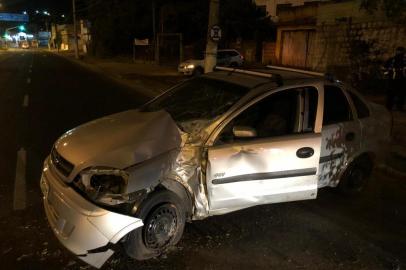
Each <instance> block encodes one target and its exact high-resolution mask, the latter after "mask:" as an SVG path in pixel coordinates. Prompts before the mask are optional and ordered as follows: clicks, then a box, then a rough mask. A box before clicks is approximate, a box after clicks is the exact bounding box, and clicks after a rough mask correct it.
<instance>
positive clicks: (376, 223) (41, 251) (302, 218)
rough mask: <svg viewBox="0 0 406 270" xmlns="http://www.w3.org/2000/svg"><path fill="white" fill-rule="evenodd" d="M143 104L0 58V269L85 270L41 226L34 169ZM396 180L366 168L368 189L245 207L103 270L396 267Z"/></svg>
mask: <svg viewBox="0 0 406 270" xmlns="http://www.w3.org/2000/svg"><path fill="white" fill-rule="evenodd" d="M144 101H145V98H144V97H142V96H140V95H138V94H137V93H134V92H133V91H132V90H130V89H127V88H124V87H123V86H122V85H119V84H116V83H115V82H113V81H110V80H109V79H106V78H103V77H102V76H101V75H99V74H96V73H92V72H90V71H87V70H85V69H83V68H82V67H79V66H77V65H75V64H74V63H72V62H70V61H68V60H65V59H64V58H61V57H58V56H55V55H53V54H49V53H46V52H35V53H30V52H17V53H12V54H11V53H9V54H6V55H5V54H0V179H1V180H0V264H1V266H0V267H1V268H2V269H87V268H89V267H88V266H86V265H85V264H84V263H82V262H81V261H79V260H78V259H76V258H75V257H74V256H73V255H71V254H70V253H69V252H68V251H67V250H65V249H64V248H63V247H62V246H61V245H60V244H59V243H58V241H57V239H56V238H55V237H54V236H53V233H52V232H51V230H50V228H49V227H48V225H47V221H46V219H45V214H44V211H43V208H42V197H41V192H40V189H39V186H38V182H39V177H40V172H41V168H42V162H43V160H44V159H45V157H46V156H47V154H48V153H49V151H50V149H51V147H52V144H53V142H54V141H55V140H56V139H57V138H58V137H59V136H60V135H61V134H62V133H63V132H65V131H67V130H69V129H71V128H73V127H75V126H77V125H79V124H81V123H84V122H87V121H89V120H92V119H94V118H97V117H100V116H103V115H108V114H111V113H114V112H118V111H123V110H126V109H129V108H134V107H137V106H138V105H140V104H141V103H143V102H144ZM405 194H406V181H405V180H404V179H401V178H396V177H393V176H388V175H384V173H382V172H379V171H375V172H374V174H373V177H372V179H371V182H370V184H369V187H368V190H367V191H366V192H365V193H364V194H362V195H361V196H359V197H355V198H349V197H342V196H341V195H339V194H338V193H336V192H334V191H333V190H329V189H327V190H321V191H320V192H319V198H318V199H317V200H314V201H305V202H294V203H285V204H277V205H268V206H260V207H254V208H250V209H246V210H243V211H239V212H236V213H232V214H229V215H224V216H219V217H213V218H209V219H206V220H203V221H197V222H193V223H192V224H187V226H186V230H185V234H184V237H183V239H182V240H181V242H180V243H179V245H178V247H177V248H174V249H173V250H172V251H171V252H170V253H169V254H168V255H165V256H163V257H161V258H158V259H153V260H150V261H145V262H136V261H133V260H131V259H128V258H126V257H125V256H124V255H123V253H122V252H120V251H119V252H117V253H116V254H115V255H114V256H113V257H112V258H111V259H110V260H109V261H108V263H107V264H106V265H105V266H104V267H103V269H402V267H405V264H406V226H405V225H406V196H405Z"/></svg>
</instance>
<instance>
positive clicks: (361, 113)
mask: <svg viewBox="0 0 406 270" xmlns="http://www.w3.org/2000/svg"><path fill="white" fill-rule="evenodd" d="M348 93H349V94H350V96H351V99H352V102H353V103H354V106H355V109H356V110H357V114H358V118H366V117H369V109H368V107H367V105H366V104H365V103H364V102H363V101H362V100H361V99H360V98H359V97H358V96H357V95H356V94H354V93H352V92H348Z"/></svg>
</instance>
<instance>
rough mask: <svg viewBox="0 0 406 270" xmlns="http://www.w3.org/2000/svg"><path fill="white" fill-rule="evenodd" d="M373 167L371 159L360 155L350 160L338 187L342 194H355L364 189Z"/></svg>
mask: <svg viewBox="0 0 406 270" xmlns="http://www.w3.org/2000/svg"><path fill="white" fill-rule="evenodd" d="M372 169H373V164H372V161H371V160H370V159H369V158H367V157H361V158H358V159H357V160H355V161H354V162H352V163H351V164H350V165H349V166H348V168H347V169H346V170H345V172H344V173H343V175H342V177H341V180H340V183H339V185H338V188H339V190H340V192H341V193H342V194H344V195H357V194H359V193H361V192H362V191H364V190H365V188H366V186H367V184H368V180H369V177H370V176H371V173H372Z"/></svg>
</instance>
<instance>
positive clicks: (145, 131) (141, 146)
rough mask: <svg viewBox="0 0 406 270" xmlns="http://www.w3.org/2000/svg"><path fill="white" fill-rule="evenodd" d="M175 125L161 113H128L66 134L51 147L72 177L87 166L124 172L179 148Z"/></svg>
mask: <svg viewBox="0 0 406 270" xmlns="http://www.w3.org/2000/svg"><path fill="white" fill-rule="evenodd" d="M180 136H181V134H180V130H179V129H178V127H177V125H176V123H175V122H174V121H173V120H172V118H171V116H170V115H169V114H168V113H167V112H165V111H158V112H139V111H137V110H130V111H126V112H122V113H117V114H113V115H110V116H107V117H103V118H100V119H97V120H94V121H92V122H89V123H86V124H84V125H81V126H79V127H77V128H75V129H72V130H70V131H68V132H66V133H65V134H64V135H63V136H62V137H61V138H60V139H58V141H57V142H56V144H55V148H56V150H57V152H58V153H59V154H60V155H61V156H62V157H64V158H65V159H66V160H68V161H69V162H71V163H72V164H73V165H74V172H73V173H72V174H71V175H76V174H77V173H78V172H80V171H81V170H83V169H85V168H87V167H91V166H107V167H113V168H117V169H124V168H126V167H129V166H132V165H134V164H137V163H139V162H142V161H145V160H148V159H150V158H152V157H155V156H157V155H159V154H162V153H164V152H166V151H168V150H171V149H174V148H177V147H179V146H180V145H181V137H180Z"/></svg>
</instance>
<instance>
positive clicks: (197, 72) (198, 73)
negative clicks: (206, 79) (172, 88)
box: [193, 67, 204, 77]
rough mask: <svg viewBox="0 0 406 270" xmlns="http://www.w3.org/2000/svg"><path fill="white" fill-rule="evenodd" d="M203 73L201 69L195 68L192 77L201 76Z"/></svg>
mask: <svg viewBox="0 0 406 270" xmlns="http://www.w3.org/2000/svg"><path fill="white" fill-rule="evenodd" d="M203 73H204V70H203V68H201V67H197V68H195V70H194V71H193V76H194V77H198V76H200V75H202V74H203Z"/></svg>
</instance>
